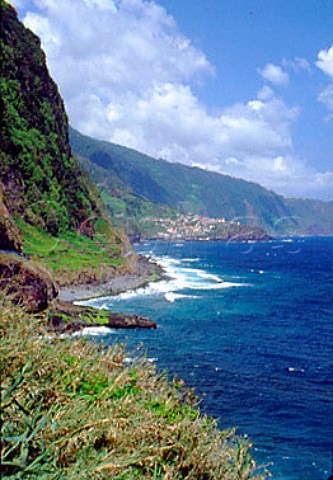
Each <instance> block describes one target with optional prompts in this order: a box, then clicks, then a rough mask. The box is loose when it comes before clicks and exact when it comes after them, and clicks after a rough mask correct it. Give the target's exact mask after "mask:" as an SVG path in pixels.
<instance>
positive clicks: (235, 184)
mask: <svg viewBox="0 0 333 480" xmlns="http://www.w3.org/2000/svg"><path fill="white" fill-rule="evenodd" d="M69 133H70V137H69V138H70V143H71V146H72V148H73V151H74V152H75V153H76V155H77V158H78V160H79V163H80V165H81V166H82V167H83V168H84V169H85V170H86V171H87V172H88V173H89V175H91V176H92V178H93V179H94V181H95V182H96V183H97V184H98V186H99V188H100V189H101V190H102V192H103V191H104V192H105V191H106V190H108V189H109V190H110V189H111V184H112V187H113V191H110V195H107V194H105V195H104V197H103V198H104V201H105V203H106V205H107V206H109V212H111V215H112V212H114V211H116V209H115V203H116V202H115V200H114V199H115V198H118V199H119V198H120V199H121V198H124V197H126V196H127V202H126V198H125V201H124V203H125V205H124V206H123V210H124V211H125V212H126V211H127V213H128V210H129V209H128V203H129V199H128V195H133V196H137V197H140V198H141V199H142V200H145V201H149V202H151V203H152V204H153V205H154V204H155V208H159V209H161V208H162V207H164V208H167V209H170V210H171V211H173V212H175V211H178V212H182V213H193V214H199V215H204V216H208V217H213V218H216V217H224V218H226V219H227V220H229V221H230V220H236V219H238V220H241V222H242V223H245V224H248V225H250V226H256V227H261V228H265V229H267V230H268V232H269V233H271V234H272V235H292V234H293V235H314V234H317V235H330V234H333V220H332V219H333V202H322V201H320V200H311V199H288V198H285V197H283V196H281V195H279V194H277V193H275V192H273V191H271V190H267V189H266V188H264V187H262V186H261V185H259V184H257V183H255V182H248V181H246V180H243V179H239V178H233V177H231V176H229V175H223V174H220V173H217V172H211V171H207V170H204V169H200V168H198V167H189V166H186V165H183V164H180V163H170V162H167V161H165V160H162V159H156V158H153V157H150V156H148V155H146V154H142V153H140V152H137V151H136V150H134V149H131V148H128V147H123V146H120V145H117V144H114V143H111V142H106V141H101V140H96V139H94V138H92V137H89V136H86V135H82V134H81V133H79V132H78V131H76V130H75V129H73V128H72V127H70V131H69ZM111 190H112V189H111ZM102 196H103V195H102ZM152 208H154V207H153V206H152ZM127 216H130V215H127Z"/></svg>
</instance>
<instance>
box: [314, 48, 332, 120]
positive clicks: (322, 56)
mask: <svg viewBox="0 0 333 480" xmlns="http://www.w3.org/2000/svg"><path fill="white" fill-rule="evenodd" d="M316 65H317V67H318V68H320V70H322V71H323V72H324V73H326V74H327V75H328V76H329V77H330V79H331V80H332V81H333V45H332V46H331V48H329V49H328V50H320V52H319V53H318V61H317V62H316ZM318 101H319V102H321V103H322V104H324V105H325V107H326V108H327V110H328V112H329V115H328V116H326V117H325V120H327V121H330V120H333V114H332V112H333V83H331V84H330V85H328V87H327V88H325V89H324V90H323V91H321V92H320V94H319V95H318Z"/></svg>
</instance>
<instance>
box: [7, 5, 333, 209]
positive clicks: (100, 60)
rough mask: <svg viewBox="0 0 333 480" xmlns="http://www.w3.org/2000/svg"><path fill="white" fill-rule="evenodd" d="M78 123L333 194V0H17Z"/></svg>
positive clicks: (264, 181)
mask: <svg viewBox="0 0 333 480" xmlns="http://www.w3.org/2000/svg"><path fill="white" fill-rule="evenodd" d="M12 4H13V5H14V6H15V7H16V9H17V11H18V13H19V17H20V19H21V20H22V21H23V22H24V24H25V25H26V26H27V27H29V28H30V29H31V30H33V31H34V32H35V33H36V34H37V35H38V36H40V38H41V40H42V47H43V49H44V51H45V52H46V55H47V63H48V67H49V70H50V73H51V75H52V76H53V78H54V79H55V81H56V82H57V83H58V85H59V89H60V92H61V94H62V96H63V98H64V101H65V104H66V109H67V112H68V115H69V118H70V123H71V125H72V126H73V127H75V128H76V129H78V130H79V131H80V132H82V133H84V134H86V135H90V136H92V137H95V138H98V139H103V140H108V141H112V142H115V143H118V144H121V145H125V146H127V147H132V148H134V149H136V150H139V151H141V152H143V153H146V154H148V155H151V156H153V157H156V158H163V159H165V160H168V161H171V162H180V163H184V164H186V165H191V166H198V167H201V168H204V169H209V170H214V171H217V172H220V173H224V174H228V175H232V176H235V177H240V178H244V179H246V180H250V181H253V182H256V183H260V184H261V185H263V186H265V187H267V188H269V189H271V190H274V191H275V192H277V193H281V194H283V195H285V196H292V197H306V198H318V199H322V200H330V201H332V200H333V0H158V1H157V0H156V1H147V0H14V1H13V2H12Z"/></svg>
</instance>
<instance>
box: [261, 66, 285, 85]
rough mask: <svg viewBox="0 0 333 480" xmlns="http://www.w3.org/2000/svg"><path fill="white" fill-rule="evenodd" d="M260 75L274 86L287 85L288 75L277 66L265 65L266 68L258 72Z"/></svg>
mask: <svg viewBox="0 0 333 480" xmlns="http://www.w3.org/2000/svg"><path fill="white" fill-rule="evenodd" d="M259 73H260V75H261V76H262V77H263V78H264V79H265V80H268V81H269V82H271V83H273V84H274V85H286V84H287V83H289V75H288V73H287V72H285V71H284V70H283V69H282V68H281V67H280V66H279V65H274V64H273V63H267V64H266V66H265V67H264V68H263V69H262V70H259Z"/></svg>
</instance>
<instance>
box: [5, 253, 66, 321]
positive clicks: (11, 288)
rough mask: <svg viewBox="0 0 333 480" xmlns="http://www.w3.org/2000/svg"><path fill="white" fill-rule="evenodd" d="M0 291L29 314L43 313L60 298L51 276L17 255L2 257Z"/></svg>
mask: <svg viewBox="0 0 333 480" xmlns="http://www.w3.org/2000/svg"><path fill="white" fill-rule="evenodd" d="M0 290H2V291H3V292H4V293H5V294H6V295H8V296H10V297H11V298H12V301H13V303H15V304H20V305H23V306H24V307H25V308H26V309H27V311H29V312H41V311H43V310H45V309H46V308H47V307H48V306H49V304H50V302H51V301H52V300H53V299H54V298H55V297H57V296H58V286H57V285H56V284H55V282H54V281H53V279H52V276H51V274H50V273H49V272H48V271H47V270H46V269H44V268H42V267H40V266H39V265H36V264H35V263H33V262H30V261H27V260H25V259H23V258H20V257H18V256H15V255H6V254H2V255H0Z"/></svg>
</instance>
